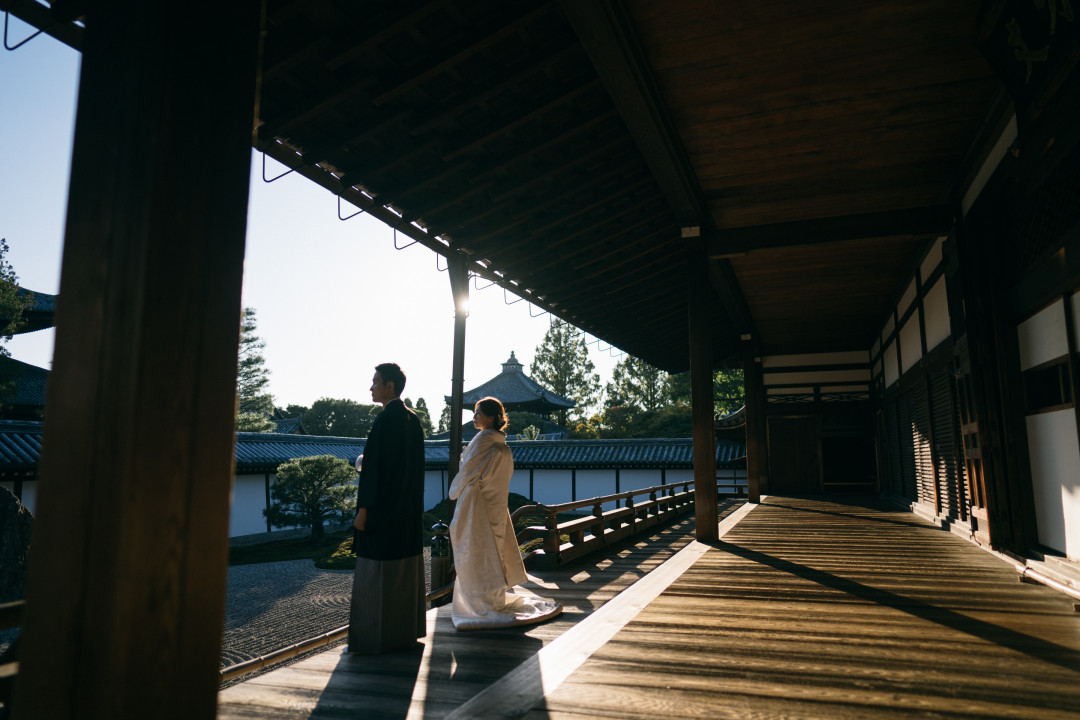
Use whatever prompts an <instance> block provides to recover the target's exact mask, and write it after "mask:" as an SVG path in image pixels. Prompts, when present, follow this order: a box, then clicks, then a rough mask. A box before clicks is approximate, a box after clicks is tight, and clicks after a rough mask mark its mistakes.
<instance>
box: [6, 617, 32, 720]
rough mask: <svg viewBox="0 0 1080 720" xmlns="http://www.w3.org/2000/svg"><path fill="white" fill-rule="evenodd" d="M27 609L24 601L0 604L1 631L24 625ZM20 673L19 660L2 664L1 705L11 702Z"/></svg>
mask: <svg viewBox="0 0 1080 720" xmlns="http://www.w3.org/2000/svg"><path fill="white" fill-rule="evenodd" d="M25 607H26V603H25V602H24V601H22V600H16V601H15V602H9V603H0V630H10V629H11V628H17V627H19V626H20V625H22V614H23V609H24V608H25ZM18 672H19V662H18V661H17V660H5V661H3V662H0V704H5V705H6V704H7V703H10V702H11V689H12V686H13V685H14V684H15V676H16V675H17V674H18ZM0 714H2V713H0Z"/></svg>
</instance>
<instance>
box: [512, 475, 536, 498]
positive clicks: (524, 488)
mask: <svg viewBox="0 0 1080 720" xmlns="http://www.w3.org/2000/svg"><path fill="white" fill-rule="evenodd" d="M510 492H512V493H517V494H518V495H523V496H525V497H531V495H530V493H529V471H528V470H527V469H526V470H517V469H515V470H514V474H513V475H511V476H510Z"/></svg>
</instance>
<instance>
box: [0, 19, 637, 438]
mask: <svg viewBox="0 0 1080 720" xmlns="http://www.w3.org/2000/svg"><path fill="white" fill-rule="evenodd" d="M24 31H26V34H29V30H28V28H27V26H25V25H23V24H22V23H21V22H20V21H19V20H17V19H15V18H12V19H11V34H12V42H14V41H16V40H17V39H19V38H21V37H24V36H25V35H23V34H21V33H23V32H24ZM78 72H79V53H77V52H76V51H74V50H72V49H71V48H69V47H67V46H66V45H64V44H62V43H60V42H59V41H57V40H54V39H53V38H51V37H48V36H46V35H41V36H39V37H37V38H35V39H34V40H31V41H30V42H29V43H27V44H26V45H24V46H23V47H21V48H19V49H18V50H15V51H13V52H8V51H6V50H0V138H2V143H0V237H2V238H6V239H7V243H8V246H9V248H10V250H9V253H8V260H9V261H10V263H11V264H12V266H13V267H14V269H15V272H16V274H17V275H18V276H19V281H20V284H21V285H22V286H23V287H27V288H30V289H32V290H37V291H40V292H46V293H58V292H59V290H60V288H59V283H60V256H61V250H62V244H63V230H64V213H65V207H66V202H67V191H68V172H69V168H70V155H71V137H72V132H73V120H74V112H75V101H76V96H77V86H78ZM261 158H262V156H261V155H259V154H255V153H253V155H252V176H251V178H252V179H251V194H250V202H249V208H248V231H247V250H246V255H245V260H244V290H243V303H244V305H245V306H248V307H253V308H255V310H256V313H257V316H256V319H257V322H258V334H259V336H260V337H261V338H262V339H263V340H264V341H265V342H266V348H265V351H264V356H265V358H266V363H267V367H268V368H269V370H270V373H271V374H270V392H271V393H272V394H273V395H274V398H275V401H276V403H277V405H278V406H279V407H284V406H286V405H288V404H290V403H294V404H298V405H310V404H311V403H312V402H314V401H315V400H317V399H318V398H320V397H333V398H349V399H352V400H356V401H358V402H363V403H368V402H370V401H371V399H370V395H369V394H368V392H367V389H368V387H369V385H370V380H371V374H372V372H373V368H374V366H375V365H376V364H378V363H380V362H385V361H390V362H397V363H399V364H400V365H401V366H402V368H403V369H404V370H405V373H406V375H407V378H408V381H407V384H406V387H405V395H406V396H407V397H410V398H412V399H413V400H414V401H415V400H416V399H417V398H419V397H423V398H424V399H425V400H426V401H427V404H428V407H429V408H430V410H431V414H432V420H433V421H436V422H437V421H438V417H439V413H440V411H441V409H442V406H443V399H442V398H443V396H444V395H447V394H449V392H450V379H451V378H450V376H451V359H452V352H453V322H454V320H453V315H454V308H453V300H452V297H451V294H450V279H449V277H448V275H447V273H446V272H440V269H445V267H446V262H445V260H443V259H442V258H441V257H438V256H436V254H435V253H433V252H432V251H430V250H428V249H427V248H424V247H423V246H421V245H413V246H412V247H409V248H406V249H403V250H400V251H398V250H395V249H394V237H393V231H392V230H391V228H389V227H387V226H386V225H383V224H382V223H380V222H378V221H377V220H373V219H372V218H370V217H367V216H366V215H359V216H357V217H354V218H352V219H350V220H348V221H345V222H342V221H340V220H338V215H337V212H338V211H337V199H336V197H335V196H334V195H332V194H331V193H330V192H328V191H326V190H324V189H322V188H320V187H318V186H316V185H315V184H314V183H312V182H310V181H308V180H306V179H304V178H303V177H301V176H299V175H296V174H291V175H287V176H285V177H283V178H281V179H280V180H277V181H275V182H273V183H265V182H263V180H262V159H261ZM209 171H210V169H209V168H208V172H209ZM278 172H280V166H277V165H276V163H275V162H274V161H273V160H269V159H268V160H267V176H268V177H273V176H274V175H276V174H278ZM350 207H351V206H349V205H348V204H347V203H346V204H344V206H343V211H342V212H343V215H345V216H348V214H349V213H350V212H351V210H350ZM405 242H406V239H405V238H404V237H403V236H400V235H399V236H398V243H399V244H401V245H403V244H405ZM437 263H438V265H437ZM479 283H480V287H483V286H484V285H485V284H486V282H485V281H483V280H482V279H480V280H479ZM516 299H517V298H516V297H514V296H513V295H508V296H506V297H505V298H504V293H503V290H502V289H500V288H498V287H495V286H492V287H488V288H485V289H482V290H477V289H476V286H475V284H474V285H473V286H472V288H471V305H470V315H469V320H468V324H467V330H466V341H465V350H466V354H465V389H466V390H468V389H469V388H472V387H475V386H476V385H479V384H480V383H482V382H484V381H485V380H487V379H489V378H491V377H493V376H494V375H496V374H498V373H499V372H500V371H501V369H502V368H501V367H500V365H501V363H502V362H504V361H505V360H506V359H507V358H508V357H509V356H510V352H511V351H512V350H513V351H515V352H516V354H517V357H518V360H520V361H521V363H522V364H523V365H524V366H525V371H526V372H528V370H529V365H530V364H531V362H532V359H533V354H534V350H535V348H536V346H537V345H538V344H539V343H540V342H541V340H542V339H543V336H544V333H545V332H546V330H547V328H548V326H549V322H550V316H549V315H547V314H546V313H543V314H541V313H540V311H539V310H538V309H536V308H531V309H530V306H529V304H528V303H527V302H525V301H521V302H517V303H516V304H513V305H508V304H507V302H506V301H507V300H510V301H513V300H516ZM531 315H538V317H532V316H531ZM586 340H587V341H589V342H591V344H590V346H589V353H590V356H591V358H592V361H593V363H594V364H595V365H596V369H597V372H598V374H599V375H600V378H601V382H602V383H603V382H607V381H608V380H609V379H610V377H611V370H612V368H613V367H614V365H615V364H616V363H617V362H618V360H619V359H620V357H621V353H619V351H618V350H610V351H609V350H607V348H608V345H607V344H606V343H603V342H599V343H597V342H596V341H595V338H593V337H592V336H586ZM52 342H53V331H52V330H46V331H41V332H37V333H30V334H27V335H21V336H16V337H15V338H13V339H12V340H11V341H10V342H9V343H8V349H9V350H10V351H11V354H12V356H13V357H14V358H16V359H18V360H22V361H23V362H27V363H30V364H32V365H38V366H39V367H45V368H48V367H50V362H51V358H52Z"/></svg>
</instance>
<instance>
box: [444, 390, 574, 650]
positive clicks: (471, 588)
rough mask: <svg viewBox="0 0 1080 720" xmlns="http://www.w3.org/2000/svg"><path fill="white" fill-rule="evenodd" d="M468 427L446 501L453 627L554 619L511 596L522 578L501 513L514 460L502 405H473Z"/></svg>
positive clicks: (544, 605) (530, 600)
mask: <svg viewBox="0 0 1080 720" xmlns="http://www.w3.org/2000/svg"><path fill="white" fill-rule="evenodd" d="M473 424H474V425H475V426H476V429H477V430H479V431H480V432H479V433H477V434H476V437H474V438H473V439H472V441H471V442H470V443H469V445H468V447H466V448H465V452H464V453H463V454H462V456H461V470H460V471H459V472H458V474H457V475H456V476H455V477H454V481H453V483H451V485H450V499H451V500H457V507H456V509H455V510H454V519H453V521H451V523H450V540H451V543H452V545H453V549H454V568H455V569H456V570H457V581H456V582H455V585H454V605H453V618H454V627H455V628H457V629H458V630H478V629H482V628H494V627H508V626H510V625H528V624H531V623H536V622H540V621H541V620H546V619H547V618H549V617H554V616H555V615H558V614H559V613H560V612H562V605H560V604H559V603H557V602H554V601H552V600H544V599H542V598H537V597H533V596H530V595H518V594H515V593H514V592H513V591H512V590H511V588H513V586H515V585H519V584H521V583H524V582H525V581H526V580H527V578H526V575H525V565H524V564H523V563H522V562H521V551H520V550H519V549H518V544H517V539H516V538H515V537H514V524H513V523H512V522H511V521H510V512H509V510H508V509H507V502H506V501H507V496H508V494H509V488H510V476H511V475H512V474H513V472H514V458H513V456H512V455H511V453H510V448H508V447H507V446H506V434H505V433H504V432H503V429H504V428H505V427H506V412H505V411H504V410H503V406H502V403H500V402H499V401H498V400H497V399H495V398H493V397H486V398H484V399H482V400H481V401H480V402H478V403H476V408H475V412H474V415H473Z"/></svg>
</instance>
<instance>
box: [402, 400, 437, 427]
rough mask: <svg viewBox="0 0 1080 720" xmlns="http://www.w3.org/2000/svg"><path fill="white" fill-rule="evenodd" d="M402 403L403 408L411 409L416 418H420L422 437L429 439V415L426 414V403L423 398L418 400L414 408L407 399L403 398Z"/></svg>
mask: <svg viewBox="0 0 1080 720" xmlns="http://www.w3.org/2000/svg"><path fill="white" fill-rule="evenodd" d="M404 402H405V407H409V408H412V410H413V412H415V413H416V417H418V418H420V427H422V428H424V437H431V413H430V412H428V406H427V401H426V400H424V398H418V399H417V400H416V406H415V407H413V403H412V400H410V399H409V398H405V401H404Z"/></svg>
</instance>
